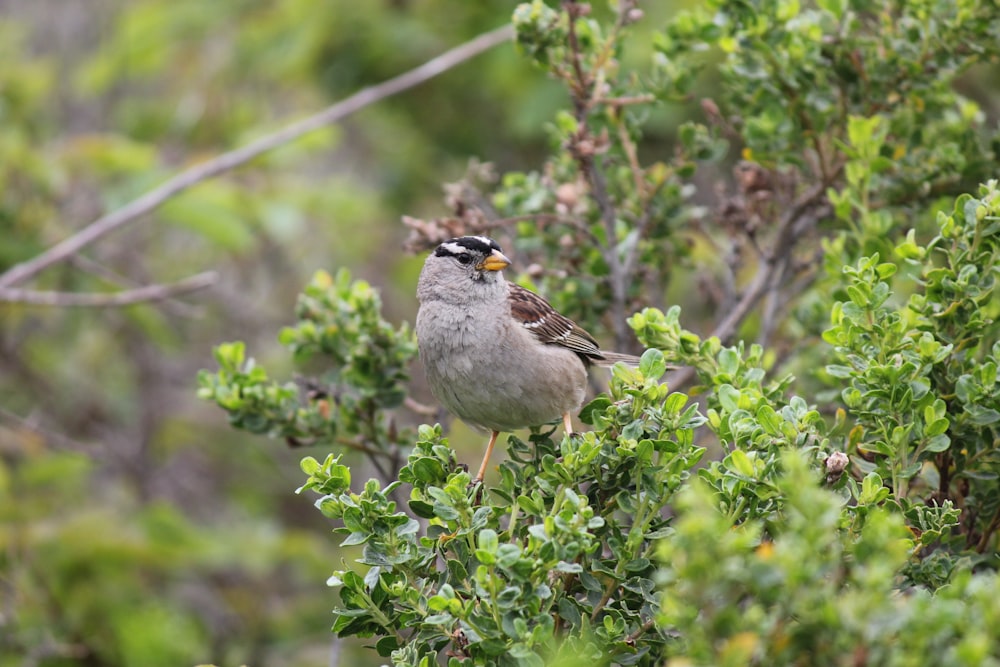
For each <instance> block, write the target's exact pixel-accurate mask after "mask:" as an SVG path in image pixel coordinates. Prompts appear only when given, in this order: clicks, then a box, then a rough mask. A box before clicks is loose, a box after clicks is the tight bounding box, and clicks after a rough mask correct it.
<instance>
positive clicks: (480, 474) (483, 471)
mask: <svg viewBox="0 0 1000 667" xmlns="http://www.w3.org/2000/svg"><path fill="white" fill-rule="evenodd" d="M498 435H500V431H493V434H492V435H490V442H489V444H488V445H486V454H485V455H484V456H483V462H482V464H481V465H480V466H479V472H478V473H476V478H475V479H474V480H472V483H473V484H476V483H478V482H481V481H483V477H485V476H486V464H488V463H489V462H490V454H492V453H493V445H495V444H496V443H497V436H498Z"/></svg>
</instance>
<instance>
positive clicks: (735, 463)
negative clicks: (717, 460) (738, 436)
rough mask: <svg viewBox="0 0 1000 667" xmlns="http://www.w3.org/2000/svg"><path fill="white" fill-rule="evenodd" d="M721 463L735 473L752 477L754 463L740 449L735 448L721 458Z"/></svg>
mask: <svg viewBox="0 0 1000 667" xmlns="http://www.w3.org/2000/svg"><path fill="white" fill-rule="evenodd" d="M723 465H725V466H726V467H727V468H729V469H730V470H732V471H733V472H735V473H738V474H740V475H743V476H744V477H751V478H752V477H754V465H753V461H751V460H750V457H749V456H747V453H746V452H744V451H743V450H742V449H735V450H733V451H732V452H730V453H729V456H727V457H726V458H725V459H723Z"/></svg>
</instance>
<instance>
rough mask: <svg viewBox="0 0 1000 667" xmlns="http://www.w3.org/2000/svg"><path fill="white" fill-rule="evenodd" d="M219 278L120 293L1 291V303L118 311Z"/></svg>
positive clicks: (196, 278)
mask: <svg viewBox="0 0 1000 667" xmlns="http://www.w3.org/2000/svg"><path fill="white" fill-rule="evenodd" d="M218 277H219V274H217V273H216V272H215V271H206V272H204V273H199V274H197V275H194V276H191V277H190V278H185V279H183V280H178V281H177V282H175V283H165V284H157V285H146V286H144V287H137V288H135V289H127V290H121V291H120V292H107V293H104V292H97V293H95V292H50V291H43V290H31V289H20V288H17V287H7V288H0V303H26V304H31V305H33V306H56V307H84V308H117V307H120V306H130V305H133V304H137V303H149V302H152V301H163V300H164V299H169V298H172V297H175V296H178V295H180V294H188V293H190V292H196V291H198V290H202V289H205V288H206V287H209V286H211V285H213V284H214V283H215V281H216V280H217V279H218Z"/></svg>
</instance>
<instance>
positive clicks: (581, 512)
mask: <svg viewBox="0 0 1000 667" xmlns="http://www.w3.org/2000/svg"><path fill="white" fill-rule="evenodd" d="M663 370H664V366H663V361H662V355H661V354H660V353H659V352H657V351H656V350H650V351H649V352H647V353H646V355H645V357H644V359H643V365H642V366H641V367H640V368H639V369H627V368H624V367H618V368H616V369H615V372H614V377H613V379H612V383H611V391H610V396H609V397H600V398H598V399H597V400H596V401H595V403H593V404H591V405H590V406H588V408H587V409H586V410H585V411H584V414H585V415H586V416H589V417H591V418H592V420H593V423H594V430H593V431H590V432H587V433H585V434H583V435H580V436H572V437H564V438H563V439H562V441H561V442H559V443H556V442H554V441H553V440H552V439H551V438H550V437H549V436H548V435H543V434H535V435H533V436H532V439H531V444H530V445H529V444H528V443H524V442H522V441H520V440H518V439H517V438H515V437H511V440H510V458H509V459H508V460H507V461H505V462H504V463H503V464H502V465H501V467H500V481H499V483H498V485H497V486H495V487H494V488H491V489H490V491H489V493H488V496H487V497H484V498H480V495H481V494H482V493H483V492H482V490H481V489H479V488H478V487H476V488H469V482H470V477H469V474H468V472H467V471H466V470H465V469H464V467H459V466H458V465H457V464H456V460H455V455H454V452H453V451H452V450H451V449H450V448H449V447H448V444H447V440H445V439H444V438H442V436H441V430H440V427H437V428H430V427H423V428H421V430H420V433H419V437H418V440H417V443H416V446H415V447H414V449H413V451H412V453H411V454H410V458H409V462H408V465H407V466H406V467H405V468H403V469H402V471H400V474H399V479H400V482H393V483H392V484H390V485H389V486H387V487H386V488H381V486H380V484H379V483H378V482H377V481H376V480H369V481H368V482H367V483H366V484H365V487H364V491H363V492H362V493H359V494H356V493H350V492H349V483H350V475H349V472H348V471H347V469H346V467H345V466H343V465H341V464H340V463H339V462H338V461H339V460H338V458H334V457H329V458H327V460H326V461H325V462H324V463H322V464H320V463H319V462H317V461H315V460H314V459H311V458H307V459H305V460H304V461H303V470H304V471H305V472H306V473H307V474H308V475H309V479H308V481H307V482H306V484H305V485H304V487H303V488H309V489H313V490H315V491H317V492H318V493H321V494H323V495H322V497H321V498H320V499H319V500H318V501H317V503H316V504H317V507H318V508H319V509H320V510H321V511H322V512H323V513H324V514H325V515H326V516H328V517H331V518H335V519H340V520H342V521H343V528H339V529H337V531H336V532H339V533H342V534H344V535H346V538H345V540H344V542H343V543H342V544H343V545H355V544H364V553H363V555H362V557H361V558H360V559H359V561H358V562H359V563H360V564H361V565H362V570H363V571H362V572H360V573H359V572H356V571H354V570H352V569H347V570H341V571H337V572H335V573H334V575H333V578H332V579H331V583H333V584H335V585H337V586H339V587H340V588H341V592H340V597H341V601H342V606H341V607H340V608H339V609H338V610H337V611H336V614H337V620H336V622H335V623H334V630H335V631H336V632H338V633H339V634H341V635H353V634H357V635H361V636H372V635H375V636H378V637H379V639H378V641H377V642H376V644H375V646H376V648H377V649H378V650H379V653H380V654H382V655H385V656H388V655H390V653H391V656H392V660H393V662H394V663H395V664H406V665H417V664H429V663H434V661H435V658H434V653H435V652H436V651H438V650H440V649H442V648H444V647H446V646H449V647H450V648H449V651H450V655H451V656H452V662H451V664H455V665H459V664H466V665H486V664H496V665H542V664H548V663H547V662H546V661H550V660H553V659H556V658H557V657H558V656H560V655H570V656H572V655H578V656H582V655H588V656H592V657H600V659H602V660H608V659H612V660H613V661H614V662H616V663H619V664H654V663H655V662H656V657H655V656H657V655H660V654H661V653H662V646H663V645H664V643H665V642H666V637H665V636H664V635H663V634H661V633H660V632H658V631H656V630H654V629H652V621H653V618H654V616H655V614H656V610H657V608H658V603H657V595H656V591H655V587H654V584H653V581H652V577H653V574H654V570H655V565H654V562H653V559H652V556H653V551H654V545H655V542H656V540H657V538H659V537H662V536H663V535H665V534H667V533H668V532H669V528H668V523H667V521H666V520H665V519H664V518H663V516H662V510H663V508H664V507H666V506H667V504H668V503H669V502H670V500H671V498H672V496H673V493H674V492H675V491H676V490H677V489H679V488H680V487H681V486H682V484H683V482H684V480H685V479H686V478H687V476H688V473H689V471H690V470H691V469H692V467H693V466H694V465H695V464H696V463H697V462H698V460H699V459H700V457H701V454H702V452H703V450H702V449H700V448H698V447H695V446H694V444H693V442H694V429H695V428H696V427H697V426H698V425H700V424H701V423H702V422H703V419H702V418H701V417H700V416H699V415H698V414H697V412H696V410H695V408H694V407H693V406H688V405H687V397H685V396H684V395H682V394H670V393H668V392H667V390H666V387H665V385H661V384H659V383H658V381H657V378H659V376H660V375H662V373H663ZM399 483H403V484H406V485H408V486H410V488H411V491H410V498H409V508H410V510H411V511H412V512H413V514H414V515H416V516H417V517H421V518H423V519H425V520H426V521H425V523H424V524H423V525H422V524H421V523H420V522H418V521H417V520H416V519H414V518H411V517H410V515H408V514H406V513H404V512H402V511H399V510H398V509H397V507H396V503H395V502H393V501H391V500H389V498H388V495H387V494H388V493H389V492H390V491H391V490H392V488H394V487H395V486H396V485H397V484H399ZM556 639H558V641H556Z"/></svg>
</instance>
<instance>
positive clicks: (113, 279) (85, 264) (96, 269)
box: [66, 253, 202, 318]
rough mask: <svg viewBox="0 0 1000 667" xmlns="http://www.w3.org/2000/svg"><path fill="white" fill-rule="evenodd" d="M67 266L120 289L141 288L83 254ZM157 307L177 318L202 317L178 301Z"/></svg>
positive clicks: (77, 255) (192, 308) (197, 308)
mask: <svg viewBox="0 0 1000 667" xmlns="http://www.w3.org/2000/svg"><path fill="white" fill-rule="evenodd" d="M66 262H67V264H69V265H70V266H72V267H73V268H75V269H79V270H81V271H83V272H84V273H89V274H90V275H93V276H97V277H98V278H100V279H101V280H103V281H105V282H107V283H109V284H111V285H114V286H115V287H119V288H122V289H135V288H137V287H142V283H141V282H140V281H138V280H135V279H134V278H130V277H129V276H126V275H124V274H122V273H119V272H118V271H115V270H113V269H111V268H109V267H107V266H105V265H104V264H101V263H100V262H97V261H94V260H93V259H91V258H89V257H87V255H85V254H83V253H78V254H76V255H73V256H72V257H69V258H68V259H67V260H66ZM159 306H160V307H161V308H163V309H164V310H165V311H166V312H168V313H170V314H171V315H177V316H178V317H187V318H194V317H200V316H201V315H202V308H201V307H200V306H196V305H191V304H189V303H185V302H184V301H181V300H179V299H174V298H167V299H164V300H163V301H161V302H159Z"/></svg>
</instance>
